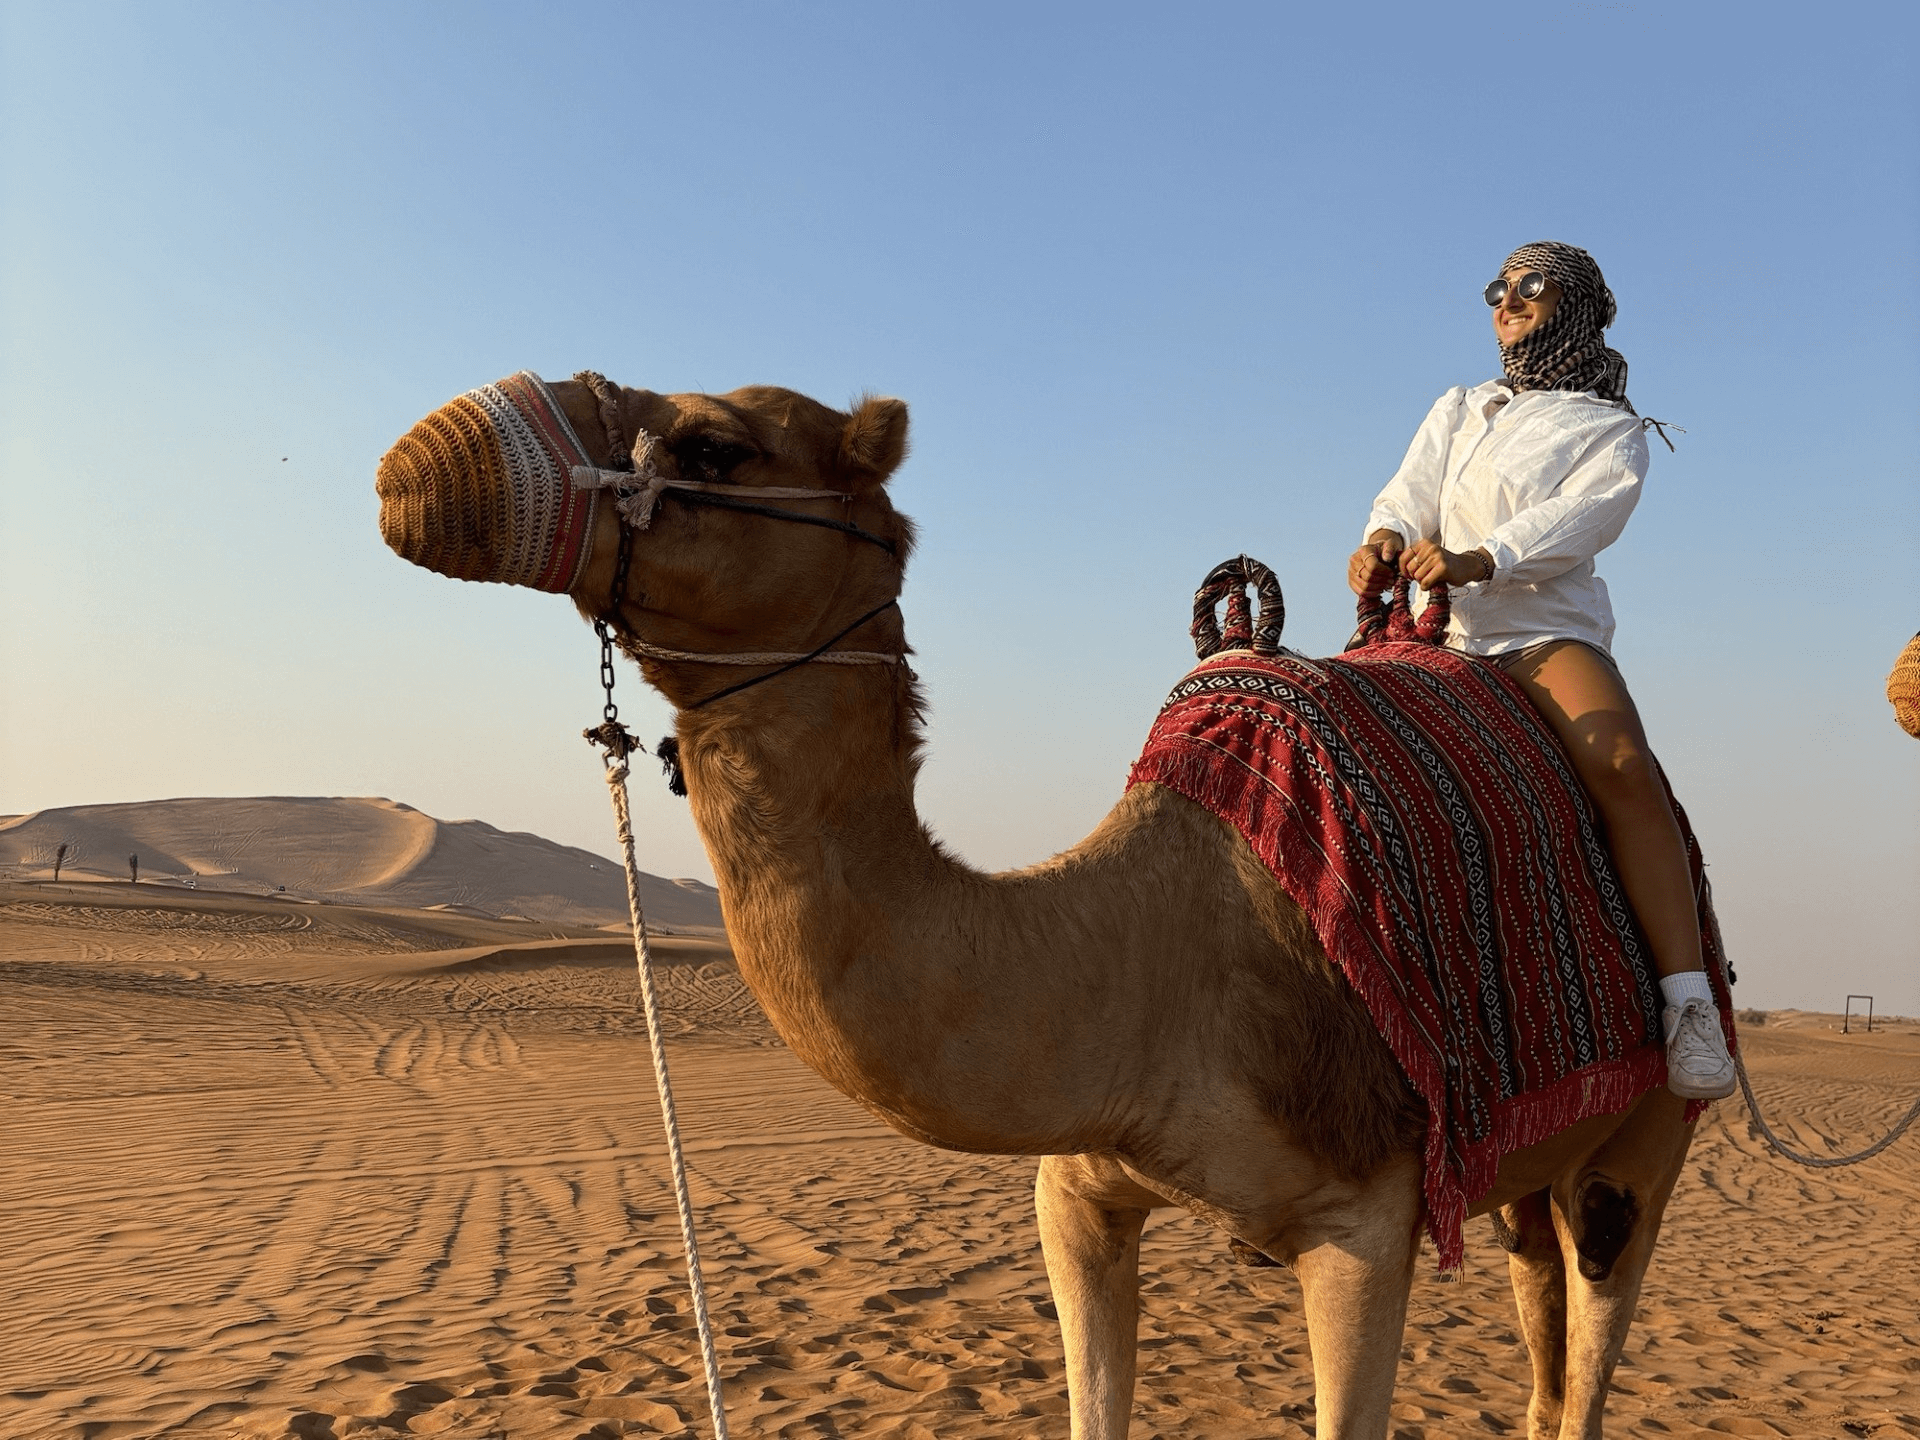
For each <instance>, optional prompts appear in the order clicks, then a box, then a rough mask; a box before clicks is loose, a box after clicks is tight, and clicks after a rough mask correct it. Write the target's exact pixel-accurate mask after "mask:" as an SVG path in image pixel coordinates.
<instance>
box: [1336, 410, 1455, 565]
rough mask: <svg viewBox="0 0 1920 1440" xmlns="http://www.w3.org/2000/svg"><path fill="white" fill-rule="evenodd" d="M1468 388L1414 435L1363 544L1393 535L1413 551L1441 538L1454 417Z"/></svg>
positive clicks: (1370, 518) (1377, 504) (1376, 501)
mask: <svg viewBox="0 0 1920 1440" xmlns="http://www.w3.org/2000/svg"><path fill="white" fill-rule="evenodd" d="M1464 394H1466V391H1465V389H1464V388H1462V387H1460V386H1455V387H1454V388H1453V389H1451V390H1449V391H1447V393H1446V394H1444V395H1442V396H1441V397H1440V398H1439V399H1438V400H1436V401H1434V402H1433V408H1432V409H1431V410H1429V411H1427V418H1426V419H1425V420H1422V421H1421V422H1420V428H1419V429H1418V430H1416V431H1414V434H1413V443H1412V444H1411V445H1409V446H1408V447H1407V458H1406V459H1404V460H1402V461H1401V462H1400V468H1399V469H1398V470H1396V471H1394V472H1393V478H1392V479H1391V480H1389V481H1387V486H1386V489H1384V490H1382V491H1381V492H1380V493H1379V494H1378V495H1376V496H1375V497H1374V499H1373V510H1372V513H1370V514H1369V515H1368V516H1367V528H1366V529H1365V530H1363V531H1361V532H1360V543H1361V544H1363V545H1364V544H1366V541H1367V537H1368V536H1369V535H1371V534H1373V532H1374V531H1376V530H1392V531H1395V532H1397V533H1398V534H1399V536H1400V538H1401V539H1402V540H1404V541H1406V543H1407V544H1409V545H1412V544H1415V543H1417V542H1419V541H1421V540H1425V539H1427V538H1428V537H1430V536H1435V535H1438V534H1439V533H1440V480H1441V477H1442V476H1443V475H1445V474H1446V470H1447V449H1448V447H1449V446H1450V445H1451V444H1452V443H1453V430H1454V425H1453V419H1454V412H1455V411H1457V410H1458V409H1459V407H1460V398H1461V396H1463V395H1464Z"/></svg>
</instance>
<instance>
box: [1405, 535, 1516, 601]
mask: <svg viewBox="0 0 1920 1440" xmlns="http://www.w3.org/2000/svg"><path fill="white" fill-rule="evenodd" d="M1400 571H1401V573H1402V574H1403V575H1405V576H1406V577H1407V578H1408V579H1410V580H1412V581H1413V583H1414V584H1416V585H1418V586H1419V587H1420V588H1421V589H1422V590H1431V589H1432V588H1433V587H1434V586H1436V585H1471V584H1473V583H1474V582H1475V581H1477V580H1490V579H1492V578H1493V560H1492V558H1491V557H1490V556H1489V555H1488V554H1487V552H1486V551H1485V550H1469V551H1467V552H1466V553H1465V554H1462V553H1460V552H1459V551H1456V550H1442V549H1441V548H1440V547H1439V546H1438V545H1436V544H1435V543H1434V542H1433V541H1431V540H1422V541H1420V543H1419V544H1417V545H1410V546H1408V547H1407V552H1406V553H1405V554H1404V555H1402V556H1401V557H1400Z"/></svg>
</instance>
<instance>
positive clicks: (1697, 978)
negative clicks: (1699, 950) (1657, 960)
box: [1660, 970, 1713, 1038]
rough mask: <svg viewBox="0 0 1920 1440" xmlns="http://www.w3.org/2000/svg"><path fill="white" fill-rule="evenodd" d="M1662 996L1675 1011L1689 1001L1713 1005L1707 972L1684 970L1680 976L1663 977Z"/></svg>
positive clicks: (1661, 978) (1661, 982)
mask: <svg viewBox="0 0 1920 1440" xmlns="http://www.w3.org/2000/svg"><path fill="white" fill-rule="evenodd" d="M1660 996H1661V998H1662V999H1663V1000H1665V1001H1666V1002H1667V1007H1668V1008H1669V1009H1673V1010H1677V1009H1679V1008H1680V1007H1681V1006H1682V1005H1684V1004H1686V1003H1687V1001H1689V1000H1704V1001H1706V1002H1707V1004H1709V1005H1711V1004H1713V990H1712V988H1711V987H1710V986H1709V985H1708V984H1707V972H1706V971H1704V970H1682V971H1681V972H1680V973H1679V974H1678V975H1662V976H1661V977H1660ZM1668 1038H1672V1037H1668Z"/></svg>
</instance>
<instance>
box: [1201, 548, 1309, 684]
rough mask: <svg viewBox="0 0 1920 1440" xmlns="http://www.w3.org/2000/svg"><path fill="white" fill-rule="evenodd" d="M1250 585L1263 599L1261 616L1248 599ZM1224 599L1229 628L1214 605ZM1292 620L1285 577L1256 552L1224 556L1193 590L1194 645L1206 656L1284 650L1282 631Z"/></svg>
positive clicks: (1276, 653)
mask: <svg viewBox="0 0 1920 1440" xmlns="http://www.w3.org/2000/svg"><path fill="white" fill-rule="evenodd" d="M1249 585H1251V586H1252V587H1253V588H1254V592H1255V593H1256V594H1257V595H1258V596H1259V598H1260V609H1259V614H1258V619H1257V620H1256V618H1255V615H1254V612H1253V611H1252V609H1251V608H1250V607H1249V605H1248V602H1247V587H1248V586H1249ZM1222 598H1224V599H1225V600H1226V602H1227V623H1226V629H1225V631H1224V633H1223V632H1222V630H1221V627H1220V624H1219V622H1218V621H1216V620H1215V619H1214V615H1213V611H1214V607H1215V606H1216V605H1218V604H1219V603H1220V601H1221V600H1222ZM1286 623H1287V602H1286V601H1285V600H1284V599H1283V598H1282V597H1281V595H1280V582H1279V580H1278V579H1276V578H1275V577H1274V573H1273V571H1271V570H1269V569H1268V568H1267V567H1266V566H1265V565H1262V564H1261V563H1260V562H1259V561H1258V560H1255V559H1254V558H1253V557H1252V556H1251V555H1236V556H1234V557H1233V559H1231V560H1223V561H1221V562H1220V564H1218V565H1216V566H1214V567H1213V569H1211V570H1209V571H1208V572H1207V578H1206V579H1205V580H1203V581H1201V582H1200V588H1199V589H1198V590H1196V591H1194V592H1193V627H1192V629H1191V630H1189V631H1188V633H1189V634H1190V635H1192V636H1193V650H1194V653H1195V654H1196V655H1198V656H1199V657H1200V658H1201V659H1202V660H1205V659H1207V658H1209V657H1210V656H1213V655H1217V654H1219V652H1220V651H1222V650H1251V651H1253V653H1254V654H1256V655H1278V654H1279V653H1280V631H1281V628H1282V627H1283V626H1284V625H1285V624H1286Z"/></svg>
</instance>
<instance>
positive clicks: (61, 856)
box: [53, 840, 67, 885]
mask: <svg viewBox="0 0 1920 1440" xmlns="http://www.w3.org/2000/svg"><path fill="white" fill-rule="evenodd" d="M66 863H67V842H66V841H64V840H62V841H61V842H60V848H59V849H58V850H55V851H54V852H53V883H54V884H56V885H58V884H59V883H60V867H61V866H62V865H64V864H66Z"/></svg>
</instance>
